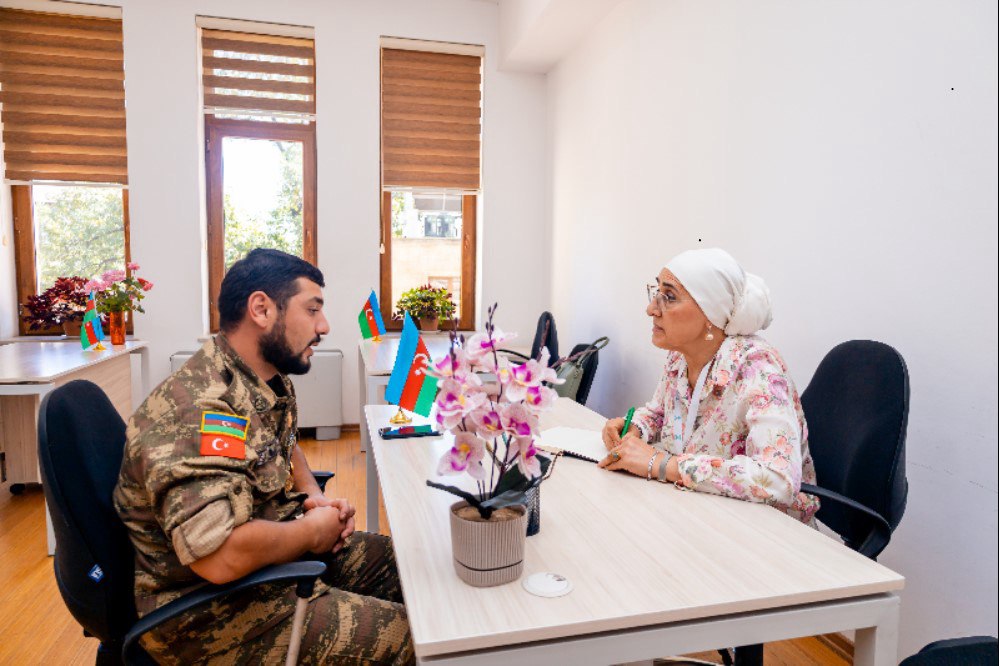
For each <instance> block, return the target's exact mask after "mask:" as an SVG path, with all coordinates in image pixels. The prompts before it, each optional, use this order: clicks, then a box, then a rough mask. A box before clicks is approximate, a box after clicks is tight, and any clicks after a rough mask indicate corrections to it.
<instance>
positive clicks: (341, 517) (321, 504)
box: [302, 494, 356, 554]
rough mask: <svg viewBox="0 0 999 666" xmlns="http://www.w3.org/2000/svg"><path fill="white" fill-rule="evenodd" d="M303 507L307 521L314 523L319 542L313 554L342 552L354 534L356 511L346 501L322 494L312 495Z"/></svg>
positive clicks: (317, 541)
mask: <svg viewBox="0 0 999 666" xmlns="http://www.w3.org/2000/svg"><path fill="white" fill-rule="evenodd" d="M302 507H303V508H304V509H305V519H307V520H310V521H313V522H314V524H315V527H316V530H315V532H316V535H317V540H316V546H315V548H313V549H312V552H314V553H317V554H321V553H338V552H340V551H341V550H342V549H343V547H344V546H346V545H347V539H348V538H349V537H350V535H351V534H353V533H354V514H355V513H356V509H355V508H354V507H353V506H352V505H351V504H350V502H348V501H347V500H345V499H339V498H332V499H331V498H329V497H326V496H325V495H321V494H317V495H310V496H309V497H308V498H307V499H306V500H305V502H304V503H303V504H302Z"/></svg>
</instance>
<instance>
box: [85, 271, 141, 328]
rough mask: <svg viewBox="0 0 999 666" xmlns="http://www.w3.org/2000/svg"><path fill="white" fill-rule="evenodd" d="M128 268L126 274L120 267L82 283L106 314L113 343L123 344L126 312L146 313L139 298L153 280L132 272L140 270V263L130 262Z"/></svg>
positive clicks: (99, 309)
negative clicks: (93, 295) (93, 294)
mask: <svg viewBox="0 0 999 666" xmlns="http://www.w3.org/2000/svg"><path fill="white" fill-rule="evenodd" d="M127 268H128V273H126V272H125V271H123V270H120V269H119V270H111V271H105V272H104V273H103V274H102V275H101V276H100V277H99V278H94V279H93V280H90V281H89V282H87V284H86V285H84V289H86V291H87V292H88V293H89V292H91V291H93V292H95V294H96V296H97V311H98V312H100V313H102V314H107V316H108V328H109V329H110V331H109V335H110V337H111V344H112V345H123V344H125V317H126V314H125V313H127V312H142V313H145V310H144V309H143V308H142V305H141V303H140V301H142V299H143V298H145V297H146V295H145V292H147V291H149V290H150V289H152V288H153V283H152V282H150V281H149V280H146V279H143V278H140V277H138V276H136V275H135V274H134V273H135V271H137V270H139V264H134V263H130V264H127ZM129 273H132V274H131V275H130V274H129Z"/></svg>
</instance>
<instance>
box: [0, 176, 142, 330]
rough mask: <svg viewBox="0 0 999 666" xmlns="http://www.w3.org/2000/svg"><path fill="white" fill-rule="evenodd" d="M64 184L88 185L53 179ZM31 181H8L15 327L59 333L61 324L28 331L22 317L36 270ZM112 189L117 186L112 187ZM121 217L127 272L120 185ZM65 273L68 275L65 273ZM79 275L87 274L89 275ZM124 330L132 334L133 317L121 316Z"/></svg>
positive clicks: (125, 209)
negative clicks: (12, 250)
mask: <svg viewBox="0 0 999 666" xmlns="http://www.w3.org/2000/svg"><path fill="white" fill-rule="evenodd" d="M52 184H53V185H62V186H67V187H76V186H79V187H92V186H90V185H83V184H79V183H57V182H53V183H52ZM31 187H32V186H31V185H11V186H10V195H11V197H10V198H11V213H12V217H13V218H14V220H13V221H14V225H13V226H14V273H15V278H14V281H15V283H16V286H17V330H18V334H19V335H23V336H41V335H62V334H63V330H62V328H56V327H49V328H41V329H38V330H36V331H32V330H30V329H29V328H28V323H27V322H26V321H24V319H23V315H24V303H26V302H27V301H28V297H29V296H37V295H38V293H37V291H36V290H35V284H36V283H37V282H38V271H37V267H36V265H35V210H34V203H33V200H32V199H33V197H32V192H31ZM113 189H118V188H117V187H114V188H113ZM120 189H121V217H122V226H123V231H124V238H125V272H126V274H127V275H129V276H131V274H132V272H131V271H130V270H128V264H130V263H131V262H132V248H131V245H132V242H131V231H130V225H129V217H128V188H127V187H121V188H120ZM66 277H68V276H66ZM82 277H86V278H91V277H94V276H92V275H85V276H82ZM125 322H126V323H125V329H126V332H127V333H129V334H132V333H133V332H134V328H133V318H132V317H131V316H129V317H127V318H126V320H125Z"/></svg>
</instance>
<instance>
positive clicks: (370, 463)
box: [361, 425, 379, 534]
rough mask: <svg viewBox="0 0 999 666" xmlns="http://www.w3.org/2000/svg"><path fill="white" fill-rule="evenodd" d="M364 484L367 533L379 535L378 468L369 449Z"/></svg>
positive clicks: (362, 427) (365, 460) (373, 453)
mask: <svg viewBox="0 0 999 666" xmlns="http://www.w3.org/2000/svg"><path fill="white" fill-rule="evenodd" d="M366 427H367V426H365V425H362V426H361V429H362V430H363V429H365V428H366ZM364 467H365V474H364V483H365V489H366V502H367V507H368V509H367V516H368V520H367V527H366V529H367V531H368V532H371V533H372V534H377V533H378V528H379V525H378V466H377V465H375V452H374V451H373V450H372V449H370V448H369V449H368V452H367V453H366V454H364Z"/></svg>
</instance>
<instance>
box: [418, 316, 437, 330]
mask: <svg viewBox="0 0 999 666" xmlns="http://www.w3.org/2000/svg"><path fill="white" fill-rule="evenodd" d="M439 323H440V322H439V321H438V319H437V317H420V330H421V331H424V332H425V333H434V332H436V331H437V330H438V324H439Z"/></svg>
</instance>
